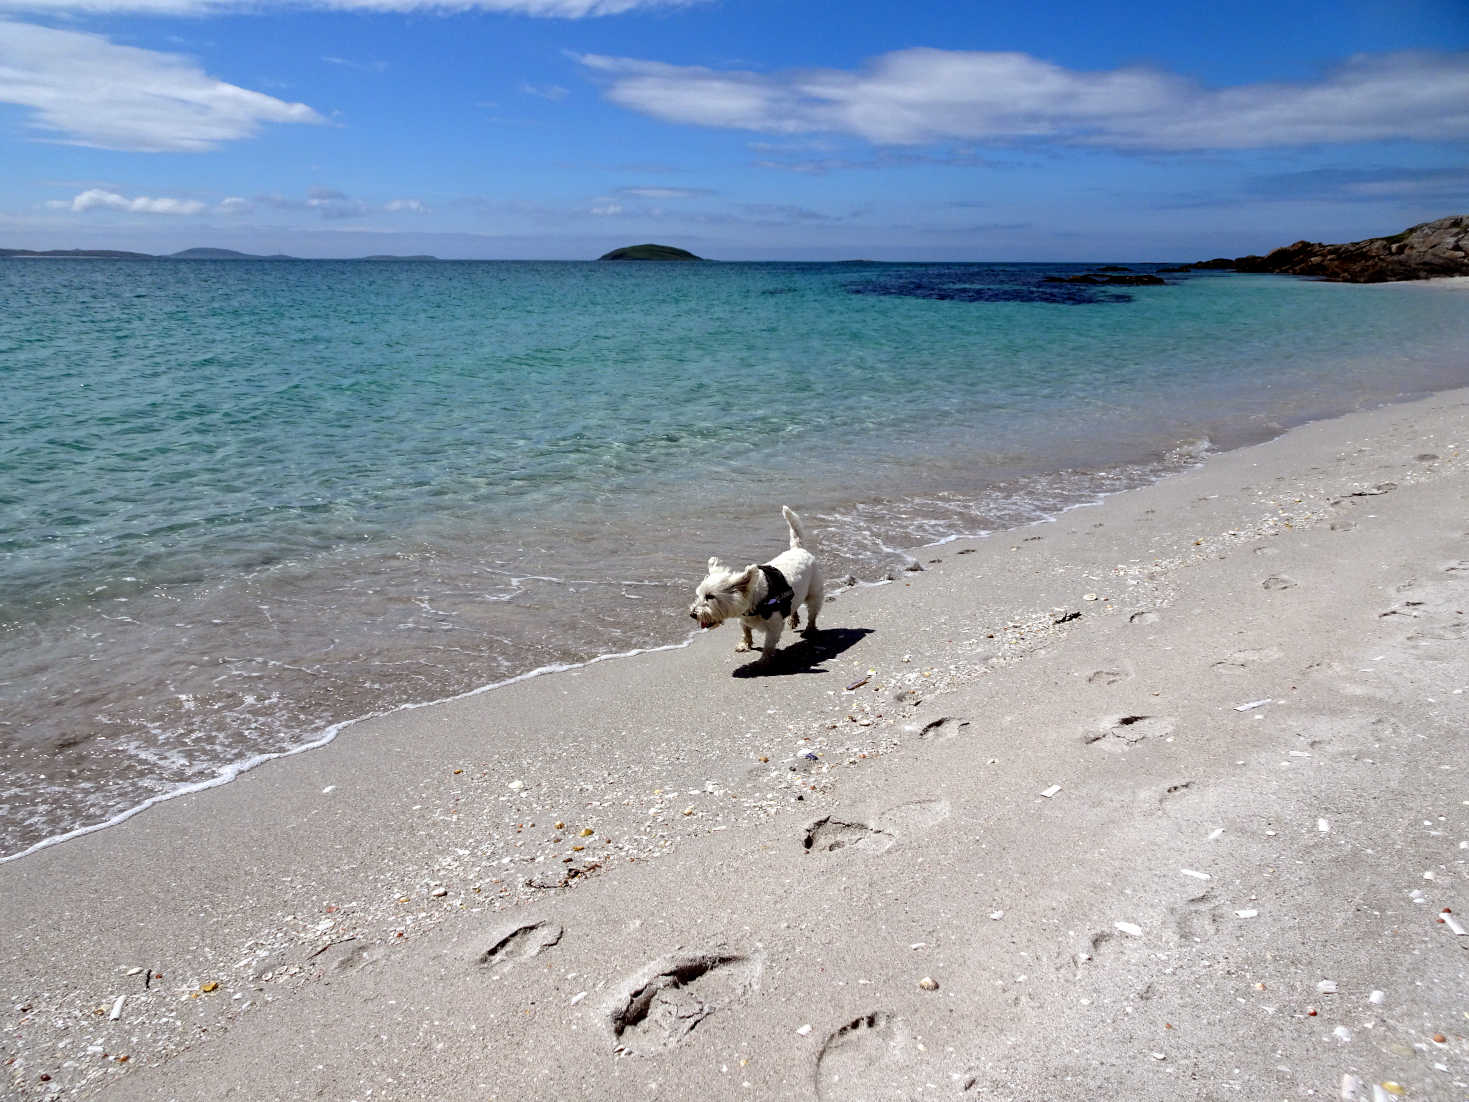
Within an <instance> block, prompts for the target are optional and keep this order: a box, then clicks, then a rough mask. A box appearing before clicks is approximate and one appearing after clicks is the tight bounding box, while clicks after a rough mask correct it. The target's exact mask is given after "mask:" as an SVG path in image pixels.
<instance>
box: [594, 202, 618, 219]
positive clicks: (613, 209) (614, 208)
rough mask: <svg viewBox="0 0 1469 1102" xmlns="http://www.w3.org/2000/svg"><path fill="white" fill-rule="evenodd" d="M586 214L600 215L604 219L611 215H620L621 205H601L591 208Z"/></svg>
mask: <svg viewBox="0 0 1469 1102" xmlns="http://www.w3.org/2000/svg"><path fill="white" fill-rule="evenodd" d="M587 213H589V214H596V215H601V216H602V217H604V218H606V217H611V216H612V215H615V214H621V213H622V204H621V203H603V204H602V205H601V206H597V207H593V208H592V209H591V210H590V211H588V212H587Z"/></svg>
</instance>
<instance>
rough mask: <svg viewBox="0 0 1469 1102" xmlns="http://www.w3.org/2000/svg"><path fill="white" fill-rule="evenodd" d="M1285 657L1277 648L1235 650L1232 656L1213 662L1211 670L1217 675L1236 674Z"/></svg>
mask: <svg viewBox="0 0 1469 1102" xmlns="http://www.w3.org/2000/svg"><path fill="white" fill-rule="evenodd" d="M1284 657H1285V652H1284V651H1282V650H1281V649H1280V648H1279V647H1261V648H1259V649H1258V650H1237V651H1235V652H1234V653H1233V654H1230V655H1226V656H1225V657H1223V658H1221V659H1220V660H1219V661H1218V662H1215V663H1214V664H1213V666H1212V667H1211V668H1212V669H1214V670H1216V671H1217V672H1219V673H1238V672H1240V671H1241V670H1248V669H1251V668H1252V667H1255V666H1268V665H1270V664H1271V663H1272V662H1279V661H1280V660H1281V659H1283V658H1284Z"/></svg>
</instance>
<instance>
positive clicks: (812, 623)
mask: <svg viewBox="0 0 1469 1102" xmlns="http://www.w3.org/2000/svg"><path fill="white" fill-rule="evenodd" d="M825 599H826V597H825V595H824V593H823V591H822V588H821V572H820V571H819V570H817V571H814V572H813V573H812V575H811V585H810V588H809V589H807V590H806V601H805V604H806V630H805V631H803V632H802V633H801V634H802V635H815V634H816V614H817V613H818V612H820V611H821V603H822V601H824V600H825ZM795 618H796V614H795V612H794V610H793V611H792V612H791V620H792V621H793V622H792V624H791V627H795V626H796V625H795V623H794V620H795Z"/></svg>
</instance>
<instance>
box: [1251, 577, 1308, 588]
mask: <svg viewBox="0 0 1469 1102" xmlns="http://www.w3.org/2000/svg"><path fill="white" fill-rule="evenodd" d="M1300 584H1301V583H1300V582H1298V581H1296V580H1295V579H1294V578H1287V577H1286V576H1285V575H1284V574H1272V575H1270V577H1268V578H1266V579H1265V580H1264V581H1263V582H1261V583H1260V587H1261V588H1262V589H1294V588H1295V587H1296V586H1298V585H1300Z"/></svg>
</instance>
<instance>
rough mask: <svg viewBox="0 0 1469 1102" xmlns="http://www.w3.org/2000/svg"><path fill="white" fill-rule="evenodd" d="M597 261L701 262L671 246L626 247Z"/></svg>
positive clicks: (701, 258)
mask: <svg viewBox="0 0 1469 1102" xmlns="http://www.w3.org/2000/svg"><path fill="white" fill-rule="evenodd" d="M597 259H598V260H703V259H704V258H703V257H702V256H695V255H694V254H693V253H691V252H689V251H688V250H687V249H676V248H674V247H673V246H672V245H628V246H626V247H624V248H621V249H613V250H612V251H611V252H610V253H604V254H602V255H601V256H599V257H597Z"/></svg>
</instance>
